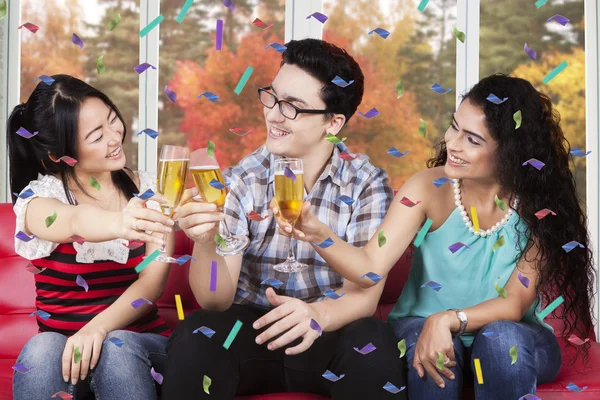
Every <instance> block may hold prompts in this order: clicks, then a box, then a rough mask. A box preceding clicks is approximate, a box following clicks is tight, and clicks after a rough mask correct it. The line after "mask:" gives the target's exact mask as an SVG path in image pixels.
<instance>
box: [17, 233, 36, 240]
mask: <svg viewBox="0 0 600 400" xmlns="http://www.w3.org/2000/svg"><path fill="white" fill-rule="evenodd" d="M15 237H16V238H17V239H19V240H22V241H23V242H25V243H29V242H30V241H32V240H33V239H35V238H36V237H37V236H35V235H33V236H29V235H28V234H26V233H25V232H22V231H19V232H17V234H16V235H15Z"/></svg>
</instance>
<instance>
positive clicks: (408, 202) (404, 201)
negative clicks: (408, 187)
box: [400, 197, 421, 207]
mask: <svg viewBox="0 0 600 400" xmlns="http://www.w3.org/2000/svg"><path fill="white" fill-rule="evenodd" d="M420 202H421V200H419V201H417V202H416V203H414V202H413V201H412V200H411V199H409V198H408V197H403V198H402V199H401V200H400V204H403V205H405V206H406V207H414V206H416V205H417V204H419V203H420Z"/></svg>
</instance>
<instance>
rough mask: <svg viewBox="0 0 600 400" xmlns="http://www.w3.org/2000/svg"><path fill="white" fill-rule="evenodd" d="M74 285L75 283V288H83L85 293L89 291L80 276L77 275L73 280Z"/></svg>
mask: <svg viewBox="0 0 600 400" xmlns="http://www.w3.org/2000/svg"><path fill="white" fill-rule="evenodd" d="M75 283H77V286H81V287H82V288H84V289H85V291H86V293H87V291H88V290H89V289H90V288H89V286H88V284H87V282H86V281H85V279H83V277H82V276H81V275H77V278H76V279H75Z"/></svg>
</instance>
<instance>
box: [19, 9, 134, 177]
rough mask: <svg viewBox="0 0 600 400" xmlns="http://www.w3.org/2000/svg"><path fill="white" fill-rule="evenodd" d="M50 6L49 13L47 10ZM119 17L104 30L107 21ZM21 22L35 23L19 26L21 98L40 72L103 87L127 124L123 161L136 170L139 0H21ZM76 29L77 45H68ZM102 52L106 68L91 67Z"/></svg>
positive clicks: (32, 87) (26, 95)
mask: <svg viewBox="0 0 600 400" xmlns="http://www.w3.org/2000/svg"><path fill="white" fill-rule="evenodd" d="M49 10H51V12H50V11H49ZM118 14H120V16H121V22H120V23H119V24H118V25H117V27H116V28H115V29H114V30H112V31H111V30H109V27H108V26H109V21H110V20H112V19H115V18H117V15H118ZM21 21H22V22H23V23H25V22H31V23H33V24H35V25H37V26H39V27H40V29H39V30H38V31H37V33H35V34H33V33H31V32H29V31H28V30H26V29H25V28H21V30H20V35H21V101H22V102H24V101H27V98H28V97H29V95H30V94H31V92H32V91H33V89H34V88H35V86H36V85H37V82H35V83H34V79H35V78H36V77H38V76H40V75H48V76H50V75H54V74H68V75H73V76H76V77H77V78H79V79H82V80H84V81H86V82H88V83H89V84H91V85H92V86H94V87H96V88H97V89H98V90H100V91H102V92H104V93H105V94H106V95H107V96H108V97H110V99H111V100H112V101H113V103H114V104H115V105H116V106H117V107H118V108H119V110H120V111H121V113H122V114H123V118H124V119H125V123H126V124H127V138H126V139H125V142H124V144H123V149H124V150H125V155H126V156H127V166H128V167H130V168H132V169H133V170H136V169H137V139H138V138H137V132H138V123H137V117H138V95H139V88H138V87H139V85H138V79H139V78H138V74H137V73H136V72H135V70H134V69H133V67H135V66H136V65H138V54H139V41H140V40H139V34H138V32H139V24H140V23H139V1H138V0H135V1H134V0H129V1H128V0H121V1H119V2H115V1H107V0H85V1H84V0H21ZM73 33H76V34H77V35H78V36H79V37H80V38H81V40H82V41H83V43H84V48H83V50H82V49H81V48H80V47H79V46H77V45H75V44H73V42H72V41H71V38H72V34H73ZM100 56H104V57H103V63H104V65H105V67H106V70H105V71H104V72H102V73H101V74H99V73H98V71H97V60H98V58H99V57H100Z"/></svg>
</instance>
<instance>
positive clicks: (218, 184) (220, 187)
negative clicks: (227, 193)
mask: <svg viewBox="0 0 600 400" xmlns="http://www.w3.org/2000/svg"><path fill="white" fill-rule="evenodd" d="M208 184H209V185H210V186H212V187H214V188H215V189H217V190H225V189H226V188H227V187H228V186H229V185H230V183H227V184H225V185H223V184H222V183H221V182H219V181H218V180H216V179H214V178H213V180H212V181H210V182H209V183H208Z"/></svg>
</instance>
